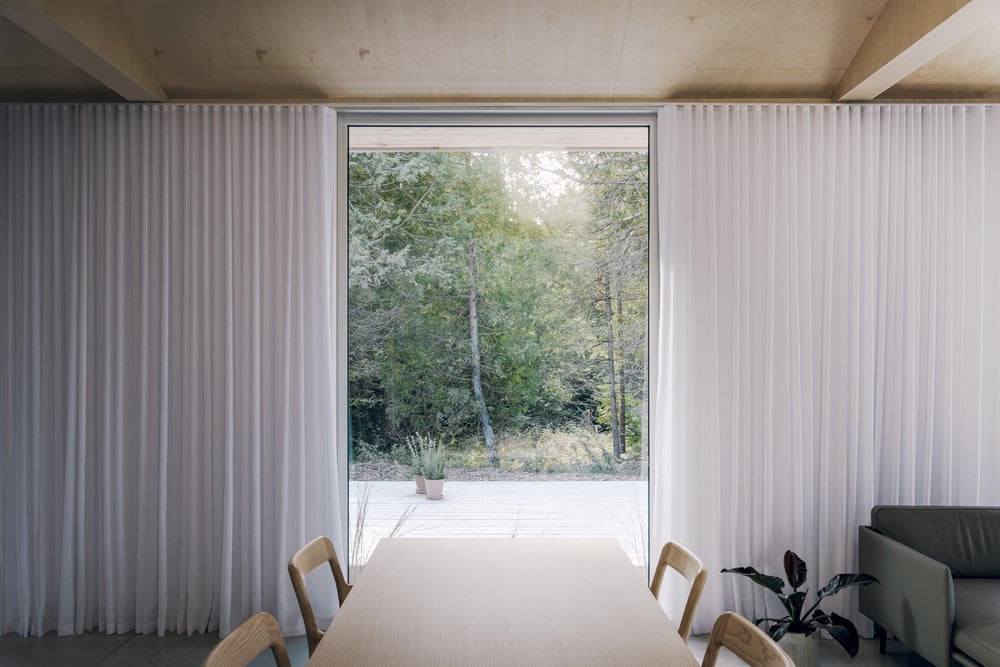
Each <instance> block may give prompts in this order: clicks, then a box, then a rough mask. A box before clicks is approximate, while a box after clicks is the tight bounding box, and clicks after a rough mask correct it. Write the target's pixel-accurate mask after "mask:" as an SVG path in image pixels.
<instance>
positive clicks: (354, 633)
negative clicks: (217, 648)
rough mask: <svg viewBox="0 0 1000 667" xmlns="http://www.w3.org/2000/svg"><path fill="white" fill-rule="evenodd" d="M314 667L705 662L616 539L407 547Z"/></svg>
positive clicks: (383, 568) (359, 597)
mask: <svg viewBox="0 0 1000 667" xmlns="http://www.w3.org/2000/svg"><path fill="white" fill-rule="evenodd" d="M308 664H309V665H310V667H321V666H330V665H352V666H355V665H380V666H382V665H386V666H391V665H463V666H465V665H476V666H478V665H574V666H575V665H602V666H606V665H660V666H662V665H671V666H681V667H683V666H684V665H697V664H698V663H697V661H696V660H695V658H694V656H693V655H692V654H691V652H690V651H689V650H688V647H687V646H686V645H685V644H684V642H683V641H681V638H680V635H678V634H677V631H676V629H675V628H674V627H673V625H672V624H671V623H670V621H669V620H668V619H667V616H666V614H665V613H664V612H663V610H662V609H661V608H660V606H659V604H658V603H657V602H656V600H655V599H654V598H653V596H652V595H651V594H650V592H649V589H648V588H647V587H646V583H645V582H644V581H643V579H642V577H641V576H640V575H639V573H638V572H637V570H636V568H635V567H634V566H633V565H632V563H631V562H630V561H629V559H628V557H627V556H626V555H625V552H624V551H622V549H621V547H620V546H619V545H618V543H617V541H615V540H612V539H573V538H566V539H544V538H538V539H527V538H517V539H509V538H506V539H504V538H497V539H480V538H476V539H447V538H427V539H417V538H396V539H387V540H383V541H382V542H380V543H379V545H378V547H377V548H376V549H375V552H374V553H373V554H372V557H371V559H370V560H369V561H368V564H367V566H366V567H365V571H364V573H363V574H362V575H361V577H360V578H359V581H358V582H357V585H356V586H355V587H354V589H353V591H352V592H351V594H350V595H349V596H348V598H347V600H346V602H345V604H344V607H343V609H341V610H340V612H338V613H337V616H336V618H334V621H333V623H332V624H331V625H330V628H329V630H328V631H327V633H326V636H325V637H324V638H323V641H321V642H320V644H319V647H318V648H317V649H316V652H315V654H314V655H313V656H312V658H311V659H310V660H309V663H308Z"/></svg>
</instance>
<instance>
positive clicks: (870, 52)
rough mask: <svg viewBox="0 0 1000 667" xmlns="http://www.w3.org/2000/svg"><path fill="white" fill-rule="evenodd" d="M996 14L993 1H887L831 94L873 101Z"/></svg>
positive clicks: (840, 99)
mask: <svg viewBox="0 0 1000 667" xmlns="http://www.w3.org/2000/svg"><path fill="white" fill-rule="evenodd" d="M998 17H1000V2H997V0H889V2H887V3H886V5H885V8H884V9H883V10H882V15H881V16H879V18H878V20H877V21H876V22H875V25H873V26H872V29H871V31H870V32H869V33H868V37H867V38H866V39H865V41H864V43H863V44H862V45H861V48H860V49H858V52H857V53H856V54H855V55H854V60H853V61H852V62H851V64H850V66H849V67H848V68H847V71H846V72H845V73H844V76H843V78H842V79H841V80H840V83H839V84H838V85H837V89H836V91H835V92H834V95H833V98H834V100H836V101H838V102H849V101H860V100H872V99H875V98H876V97H878V96H879V95H881V94H882V93H884V92H885V91H886V90H888V89H889V88H891V87H892V86H894V85H896V84H897V83H899V82H900V81H902V80H903V79H905V78H906V77H908V76H909V75H910V74H912V73H914V72H916V71H917V70H918V69H920V68H921V67H922V66H924V65H926V64H927V63H928V62H930V61H931V60H933V59H934V58H936V57H937V56H939V55H940V54H942V53H944V52H945V51H946V50H948V49H949V48H951V47H952V46H954V45H955V44H957V43H958V42H960V41H961V40H962V39H964V38H965V37H967V36H968V35H969V34H971V33H972V32H973V31H975V30H976V29H977V28H981V27H982V26H983V25H985V24H987V23H988V22H990V21H993V20H996V19H997V18H998Z"/></svg>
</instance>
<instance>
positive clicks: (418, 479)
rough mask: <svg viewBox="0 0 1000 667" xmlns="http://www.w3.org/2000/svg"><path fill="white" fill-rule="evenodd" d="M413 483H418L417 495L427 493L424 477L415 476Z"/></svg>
mask: <svg viewBox="0 0 1000 667" xmlns="http://www.w3.org/2000/svg"><path fill="white" fill-rule="evenodd" d="M413 481H414V482H416V483H417V493H427V486H426V483H425V481H424V476H423V475H414V476H413Z"/></svg>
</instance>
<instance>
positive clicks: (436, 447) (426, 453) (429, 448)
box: [421, 438, 446, 500]
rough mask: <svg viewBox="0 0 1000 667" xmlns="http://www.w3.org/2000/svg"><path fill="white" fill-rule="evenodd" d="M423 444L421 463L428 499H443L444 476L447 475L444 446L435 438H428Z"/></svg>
mask: <svg viewBox="0 0 1000 667" xmlns="http://www.w3.org/2000/svg"><path fill="white" fill-rule="evenodd" d="M423 445H424V446H423V455H422V457H421V464H422V466H423V473H424V484H425V485H426V487H427V499H428V500H441V498H442V497H443V495H444V493H443V491H444V478H445V477H446V475H445V454H444V447H442V446H441V444H440V443H439V442H438V441H437V440H435V439H433V438H427V439H426V440H425V441H424V443H423Z"/></svg>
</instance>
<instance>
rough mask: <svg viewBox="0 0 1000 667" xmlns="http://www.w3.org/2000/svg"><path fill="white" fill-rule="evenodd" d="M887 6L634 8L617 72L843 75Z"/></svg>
mask: <svg viewBox="0 0 1000 667" xmlns="http://www.w3.org/2000/svg"><path fill="white" fill-rule="evenodd" d="M885 1H886V0H838V1H837V2H816V1H815V0H806V1H803V0H751V1H744V0H719V1H716V2H696V1H691V0H689V1H687V2H673V3H669V2H658V1H657V0H641V2H637V3H636V7H635V9H634V11H633V18H632V19H631V20H630V21H629V27H628V35H627V38H626V40H625V42H624V50H623V54H622V62H621V64H622V67H623V68H624V69H628V68H630V67H643V68H651V67H669V68H673V69H675V70H683V69H693V70H694V69H706V68H708V69H724V68H725V69H728V68H734V69H757V68H761V69H789V70H796V69H812V70H816V69H843V68H846V67H847V65H848V64H850V62H851V58H852V57H853V56H854V53H855V51H857V48H858V46H860V45H861V43H862V42H863V41H864V39H865V36H866V35H867V34H868V30H869V29H870V28H871V26H872V24H873V23H874V21H875V20H876V19H877V18H878V15H879V13H880V12H881V11H882V7H883V5H884V4H885Z"/></svg>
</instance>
